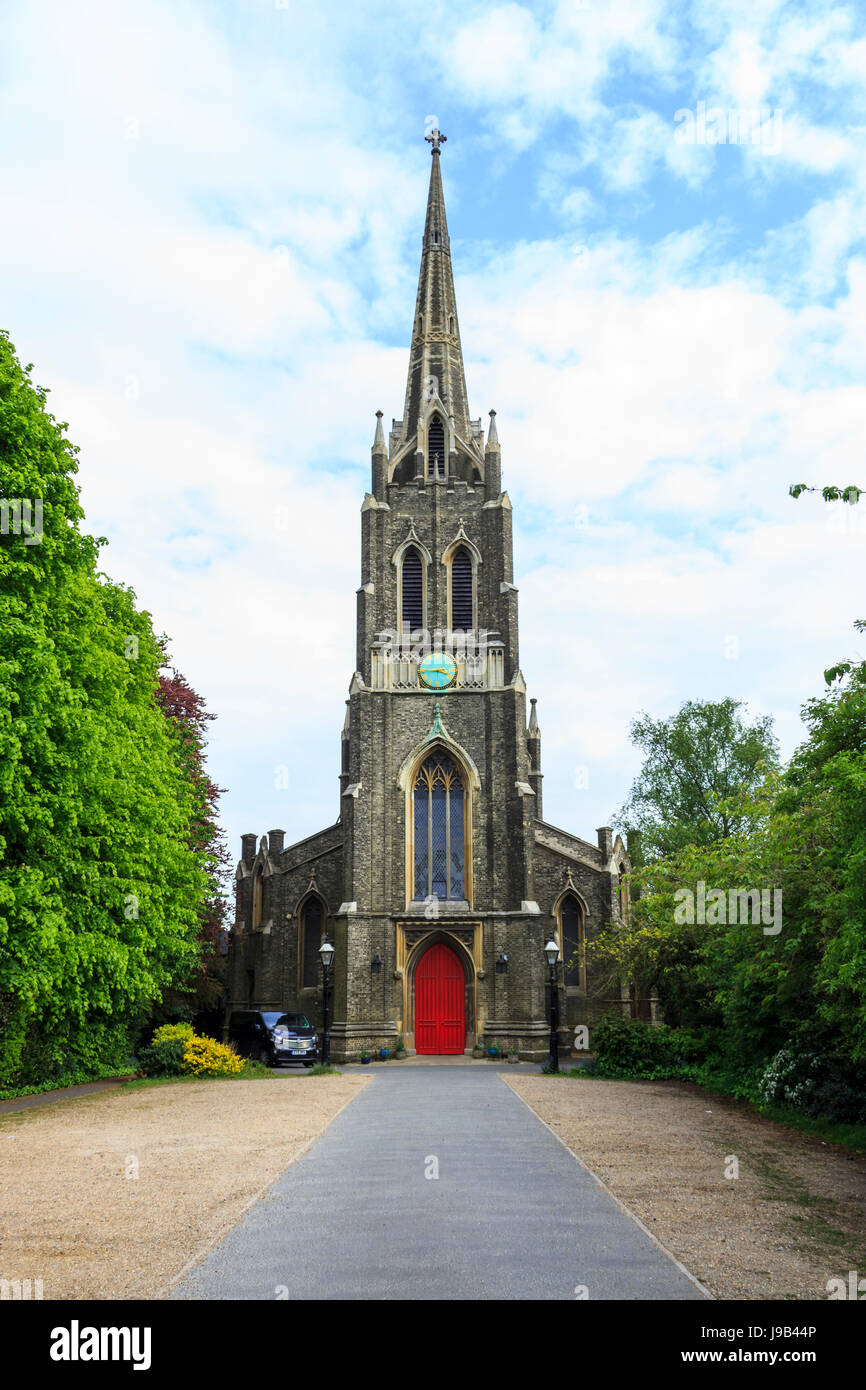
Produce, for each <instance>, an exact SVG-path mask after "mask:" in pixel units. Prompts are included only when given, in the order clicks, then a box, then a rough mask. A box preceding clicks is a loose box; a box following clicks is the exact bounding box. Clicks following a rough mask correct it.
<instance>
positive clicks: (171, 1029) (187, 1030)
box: [153, 1023, 195, 1043]
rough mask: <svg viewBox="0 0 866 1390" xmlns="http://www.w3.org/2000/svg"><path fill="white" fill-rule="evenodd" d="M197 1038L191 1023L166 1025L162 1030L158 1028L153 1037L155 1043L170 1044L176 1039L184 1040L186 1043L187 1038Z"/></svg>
mask: <svg viewBox="0 0 866 1390" xmlns="http://www.w3.org/2000/svg"><path fill="white" fill-rule="evenodd" d="M193 1037H195V1033H194V1031H193V1026H192V1024H191V1023H164V1024H163V1025H162V1027H161V1028H157V1030H156V1032H155V1033H154V1035H153V1041H154V1042H155V1043H161V1042H170V1041H171V1040H172V1039H174V1038H182V1039H183V1041H184V1042H186V1040H187V1038H193Z"/></svg>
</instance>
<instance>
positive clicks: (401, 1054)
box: [394, 1038, 406, 1062]
mask: <svg viewBox="0 0 866 1390" xmlns="http://www.w3.org/2000/svg"><path fill="white" fill-rule="evenodd" d="M405 1059H406V1048H405V1047H404V1046H403V1039H402V1038H400V1039H399V1041H398V1043H397V1046H396V1047H395V1048H394V1061H395V1062H403V1061H405Z"/></svg>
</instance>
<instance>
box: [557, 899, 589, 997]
mask: <svg viewBox="0 0 866 1390" xmlns="http://www.w3.org/2000/svg"><path fill="white" fill-rule="evenodd" d="M559 924H560V933H561V937H562V941H561V947H562V977H563V980H564V982H565V984H566V985H579V984H580V972H581V969H582V967H583V910H582V908H581V905H580V903H579V902H578V900H577V898H576V897H575V896H574V894H573V893H569V894H568V895H567V896H566V897H565V898H563V901H562V906H561V907H560V909H559Z"/></svg>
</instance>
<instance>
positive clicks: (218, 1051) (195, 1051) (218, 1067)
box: [183, 1033, 244, 1076]
mask: <svg viewBox="0 0 866 1390" xmlns="http://www.w3.org/2000/svg"><path fill="white" fill-rule="evenodd" d="M183 1069H184V1071H186V1072H189V1073H190V1074H191V1075H192V1076H237V1074H238V1072H241V1071H243V1069H244V1060H243V1058H242V1057H239V1056H238V1054H237V1053H236V1052H234V1051H232V1049H231V1048H230V1047H224V1046H223V1044H222V1043H218V1042H217V1041H216V1040H215V1039H214V1038H199V1037H196V1035H195V1034H194V1033H191V1036H190V1037H188V1038H187V1040H186V1046H185V1047H184V1050H183Z"/></svg>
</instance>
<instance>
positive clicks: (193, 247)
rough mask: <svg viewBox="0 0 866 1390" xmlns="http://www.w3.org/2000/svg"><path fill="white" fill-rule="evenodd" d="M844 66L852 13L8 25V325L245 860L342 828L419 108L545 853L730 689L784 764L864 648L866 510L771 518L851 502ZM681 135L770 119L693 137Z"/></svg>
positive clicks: (10, 5) (410, 10)
mask: <svg viewBox="0 0 866 1390" xmlns="http://www.w3.org/2000/svg"><path fill="white" fill-rule="evenodd" d="M864 71H866V12H864V11H863V10H862V8H860V9H858V8H857V7H855V6H853V5H845V4H842V5H831V4H823V3H813V4H796V3H784V4H782V3H775V0H749V2H748V3H746V0H742V3H741V0H728V3H724V0H723V3H719V4H714V5H712V6H707V5H706V4H695V5H689V4H687V3H676V4H670V3H664V0H623V2H622V3H616V0H614V2H613V3H610V4H608V3H605V4H602V3H601V0H598V2H597V3H596V0H581V3H570V4H567V3H536V4H517V3H510V4H489V3H472V2H471V0H469V2H468V3H461V4H453V3H439V4H437V3H433V4H425V5H424V6H419V5H417V4H414V3H413V4H408V3H405V4H404V3H401V0H396V2H394V0H392V2H391V3H388V4H378V3H375V0H374V3H367V4H365V5H364V6H363V7H360V6H359V7H357V8H356V9H353V8H352V7H350V6H348V5H346V4H345V3H334V2H333V0H323V3H319V4H316V5H309V4H296V3H293V0H288V3H286V4H283V3H282V0H276V3H274V0H257V3H252V2H250V3H233V4H229V3H226V4H216V3H208V4H195V3H187V4H182V5H177V4H161V3H153V2H152V0H136V3H134V4H133V3H124V2H123V0H121V3H107V0H106V3H98V4H97V3H86V2H85V3H83V4H76V5H75V6H72V7H70V6H68V5H62V4H59V3H50V2H49V0H44V2H43V0H28V3H20V4H19V3H15V0H7V4H6V5H5V6H4V7H3V14H2V18H0V128H2V129H3V131H4V133H5V135H6V139H5V140H4V142H3V145H2V148H0V187H2V190H3V205H4V206H3V224H2V232H0V237H2V243H0V244H2V252H3V254H2V256H0V302H2V304H3V319H2V322H3V326H4V327H6V328H8V330H9V331H10V333H11V335H12V338H13V341H14V342H15V343H16V345H17V347H18V350H19V352H20V354H21V356H22V358H23V359H24V360H25V361H28V362H31V361H32V362H33V363H34V364H35V376H36V379H37V380H38V381H39V382H41V383H43V384H44V385H46V386H47V387H49V388H50V389H51V392H52V395H51V397H50V400H51V405H52V408H53V410H54V412H55V413H56V414H57V415H58V417H59V418H61V419H63V420H67V421H68V422H69V427H70V434H71V436H72V438H73V439H74V440H75V441H76V442H77V443H78V444H79V445H80V446H81V454H80V474H79V481H80V484H81V487H82V497H83V502H84V506H85V509H86V513H87V519H88V525H89V527H90V529H91V530H92V531H93V532H94V533H96V534H104V535H106V536H108V537H109V538H110V545H109V546H108V547H107V548H106V550H105V551H104V553H103V564H104V568H105V569H106V570H107V571H108V572H109V573H111V574H112V575H113V576H115V577H116V578H118V579H122V580H124V581H125V582H128V583H130V584H132V586H133V587H134V588H135V590H136V592H137V594H138V596H139V600H140V602H141V604H142V606H144V607H146V608H147V609H149V611H150V612H151V613H152V614H153V616H154V621H155V623H156V626H157V627H158V628H159V629H160V630H163V631H165V632H167V633H168V634H169V635H170V637H171V644H172V650H173V653H174V656H175V659H176V661H177V664H178V665H179V666H180V667H181V669H182V670H183V671H184V672H185V673H186V674H187V676H188V677H189V679H190V680H191V681H192V683H193V684H194V685H195V686H196V688H197V689H198V690H200V691H201V692H202V694H203V695H204V696H205V697H206V699H207V701H208V703H209V705H210V707H211V709H212V710H213V711H214V712H215V713H216V714H217V715H218V716H219V718H218V721H217V723H216V725H215V726H214V731H213V739H212V747H211V766H212V770H213V773H214V775H215V777H216V779H217V780H218V781H219V782H220V783H221V784H222V785H224V786H226V787H227V788H228V789H229V791H228V793H227V795H226V797H225V800H224V809H225V821H226V825H227V828H228V831H229V836H230V842H231V846H232V850H233V852H236V851H237V837H238V836H239V835H240V833H241V832H242V831H246V830H256V831H257V832H259V833H262V832H265V831H267V830H269V829H270V828H271V827H272V826H280V827H283V828H285V830H286V831H287V833H288V835H289V837H290V838H300V837H302V836H304V835H306V834H309V833H311V832H312V831H314V830H316V829H319V828H320V827H321V826H322V825H326V824H328V823H329V822H331V821H333V820H334V819H336V816H337V813H338V810H339V805H338V796H337V790H338V783H337V773H338V770H339V734H340V728H341V726H342V717H343V701H344V700H345V698H346V694H347V691H348V685H349V681H350V679H351V675H352V667H353V653H354V632H353V626H354V610H355V599H354V591H355V589H356V587H357V584H358V578H359V548H360V547H359V538H360V517H359V508H360V504H361V500H362V498H363V493H364V491H365V489H366V488H367V487H368V486H369V447H370V444H371V442H372V437H373V428H374V424H375V419H374V412H375V411H376V410H377V409H381V410H383V411H384V412H385V416H386V422H387V421H390V418H391V416H393V415H397V416H399V414H400V413H401V410H402V402H403V389H404V382H405V370H406V361H407V344H408V333H409V326H410V321H411V315H412V311H413V305H414V292H415V281H416V276H417V270H418V258H419V249H420V235H421V228H422V224H423V212H424V204H425V199H426V189H427V178H428V173H429V163H430V159H429V152H428V147H427V146H426V145H425V144H424V140H423V135H424V131H425V123H426V121H427V118H428V116H430V115H432V114H435V115H437V116H438V117H439V121H440V124H441V126H442V129H443V130H444V131H445V132H446V134H447V135H448V143H447V145H446V146H445V150H444V154H443V175H444V180H445V190H446V199H447V203H448V213H449V224H450V229H451V234H452V252H453V259H454V265H455V274H456V280H457V294H458V302H459V306H460V315H461V331H462V337H463V343H464V351H465V355H466V365H467V376H468V386H469V393H470V402H471V407H472V411H473V414H475V415H480V414H486V412H487V410H489V409H490V408H491V407H495V408H496V410H497V412H498V426H499V433H500V438H501V440H502V449H503V474H504V481H505V486H506V487H507V488H508V490H509V493H510V495H511V498H512V501H513V503H514V506H515V552H516V579H517V582H518V584H519V587H520V605H521V631H522V651H521V665H522V668H523V671H524V675H525V677H526V681H527V685H528V688H529V694H531V695H536V696H537V697H538V700H539V705H538V710H539V717H540V721H541V726H542V735H543V748H544V767H545V773H546V777H545V815H546V818H548V819H549V820H551V821H553V822H554V823H556V824H561V825H565V826H566V827H568V828H570V829H573V830H575V831H577V832H578V833H580V834H583V835H586V836H587V837H589V838H593V833H594V829H595V827H596V826H598V825H601V824H603V823H605V822H608V821H609V820H610V818H611V815H612V813H613V812H614V810H615V809H616V807H617V806H618V805H619V804H620V803H621V802H622V800H623V799H624V797H625V795H626V794H627V791H628V788H629V785H630V782H631V779H632V777H633V775H634V773H635V771H636V769H637V759H636V756H635V752H634V750H633V749H632V748H631V746H630V743H629V738H628V728H629V723H630V720H631V719H632V718H633V716H634V715H635V713H636V712H637V711H638V710H648V711H650V712H652V713H654V714H656V715H665V714H670V713H672V712H673V711H674V710H675V709H676V708H677V707H678V706H679V704H680V703H681V702H682V701H683V700H684V699H687V698H692V699H694V698H718V697H721V696H723V695H733V696H736V697H739V698H742V699H744V700H747V701H748V702H749V704H750V707H751V709H752V710H753V711H754V712H755V713H762V714H763V713H770V714H772V715H773V716H774V717H775V718H776V721H777V727H778V731H779V733H780V736H781V738H782V743H783V747H784V749H785V751H786V752H787V751H790V750H791V748H792V747H793V746H794V744H795V743H796V742H797V740H798V739H799V737H800V736H801V732H802V726H801V724H800V720H799V709H800V706H801V705H802V703H803V702H804V700H806V699H807V698H809V697H810V696H811V695H812V694H814V693H816V692H817V691H818V690H819V689H820V687H821V683H822V676H821V673H822V671H823V669H824V668H825V667H826V666H828V665H830V664H831V663H832V662H833V661H835V660H837V659H838V658H840V657H841V656H844V655H846V654H849V653H851V652H856V651H857V649H858V641H861V640H862V639H858V638H857V637H856V636H855V634H854V632H853V630H852V627H851V624H852V621H853V619H854V618H856V617H858V616H866V604H864V602H863V601H862V596H863V592H864V568H866V566H864V553H866V546H864V542H866V508H862V507H861V508H860V509H853V508H849V509H845V512H844V513H842V512H840V511H833V510H832V509H829V508H826V507H825V506H824V504H823V503H821V502H820V501H819V500H817V499H815V498H814V497H810V496H807V497H805V498H802V499H801V500H800V501H798V502H796V503H795V502H793V501H791V500H790V499H789V498H788V496H787V488H788V485H789V483H791V482H793V481H808V482H810V483H823V482H826V481H833V482H839V483H847V482H851V481H856V482H859V483H861V484H863V483H864V481H866V477H864V474H866V468H864V465H863V437H864V414H866V390H864V384H863V382H864V366H866V254H864V240H863V238H864V229H866V179H864V160H863V143H864V135H866V89H864V85H863V80H862V74H863V72H864ZM700 110H703V112H704V113H705V114H706V113H708V112H713V111H715V112H719V113H722V115H721V119H722V121H723V122H724V125H725V129H726V130H727V129H728V128H729V127H730V126H731V122H732V121H733V127H732V128H733V129H734V130H741V129H743V128H744V127H743V125H742V122H743V120H745V121H746V126H745V129H746V130H751V129H752V128H753V127H752V126H750V125H749V121H750V119H751V118H750V117H749V115H748V113H749V112H751V111H754V110H757V111H762V112H764V113H765V119H766V116H771V117H772V124H771V125H765V127H764V135H765V137H766V138H764V139H763V140H762V141H760V142H758V143H746V144H743V143H729V142H728V141H726V142H725V143H724V144H721V143H708V142H707V141H706V140H705V139H703V140H702V139H698V138H697V136H696V139H695V142H694V143H692V144H688V143H685V142H684V141H683V140H682V139H681V138H680V135H681V134H682V131H683V128H684V127H685V126H686V123H687V122H686V118H685V117H684V116H683V114H682V113H683V112H690V113H692V117H693V118H694V120H695V122H697V118H698V113H699V111H700ZM731 113H734V114H733V117H732V116H731ZM737 113H739V114H737ZM708 124H709V127H710V129H711V130H712V129H716V130H717V129H718V119H717V118H712V119H711V120H710V121H709V122H708ZM696 128H697V127H696ZM704 129H705V130H706V123H705V127H704ZM770 136H772V138H770ZM284 769H285V773H284V771H283V770H284ZM285 780H287V781H288V788H287V789H283V787H282V785H281V784H282V782H283V781H285Z"/></svg>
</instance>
